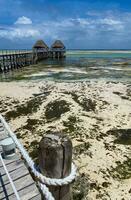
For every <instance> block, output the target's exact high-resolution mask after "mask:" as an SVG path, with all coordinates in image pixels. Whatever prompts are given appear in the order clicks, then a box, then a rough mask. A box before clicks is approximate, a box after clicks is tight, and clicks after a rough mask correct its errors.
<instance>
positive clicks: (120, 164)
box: [0, 81, 131, 200]
mask: <svg viewBox="0 0 131 200" xmlns="http://www.w3.org/2000/svg"><path fill="white" fill-rule="evenodd" d="M0 113H1V114H2V115H3V116H4V117H5V118H6V120H8V122H9V123H10V125H11V127H12V130H13V131H15V133H16V135H17V137H18V138H19V139H20V140H21V141H22V143H23V144H24V146H25V148H27V150H28V151H29V153H30V155H31V156H32V158H33V159H34V160H35V161H36V162H37V153H38V152H37V149H38V144H39V141H40V140H41V138H42V136H43V135H45V134H46V133H48V132H51V131H61V132H63V133H65V134H67V135H68V136H69V137H70V138H71V140H72V143H73V160H74V162H75V164H76V165H77V167H78V178H77V180H76V182H75V183H74V184H73V196H74V199H76V200H79V199H90V200H94V199H102V200H105V199H106V200H108V199H111V200H115V199H118V200H119V199H123V200H124V199H125V200H130V199H131V197H130V196H131V85H130V84H126V83H116V82H106V81H98V82H95V81H90V82H77V83H55V82H49V81H46V82H44V81H41V82H40V81H39V82H33V81H32V82H31V81H30V82H28V81H27V82H26V81H25V82H24V81H23V82H8V83H5V82H3V83H0Z"/></svg>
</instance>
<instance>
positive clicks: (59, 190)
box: [39, 133, 72, 200]
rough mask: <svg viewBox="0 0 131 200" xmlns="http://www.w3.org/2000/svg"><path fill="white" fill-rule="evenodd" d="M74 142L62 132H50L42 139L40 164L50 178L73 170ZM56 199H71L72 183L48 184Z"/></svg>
mask: <svg viewBox="0 0 131 200" xmlns="http://www.w3.org/2000/svg"><path fill="white" fill-rule="evenodd" d="M71 163H72V142H71V141H70V140H69V139H68V138H67V137H66V136H65V135H64V134H61V133H52V134H48V135H46V136H45V137H43V138H42V140H41V141H40V148H39V166H40V170H41V173H42V174H43V175H44V176H46V177H49V178H64V177H66V176H68V175H69V174H70V172H71ZM48 188H49V190H50V192H51V193H52V195H53V197H54V198H55V200H70V199H71V194H70V185H66V186H62V187H60V186H48Z"/></svg>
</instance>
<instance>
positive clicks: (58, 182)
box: [0, 115, 76, 200]
mask: <svg viewBox="0 0 131 200" xmlns="http://www.w3.org/2000/svg"><path fill="white" fill-rule="evenodd" d="M0 120H1V122H2V123H3V125H4V127H5V129H6V130H7V132H8V134H9V135H10V137H11V138H12V139H13V140H14V142H15V144H16V146H17V147H18V149H19V150H20V152H21V154H22V156H23V157H24V159H25V160H26V162H27V163H28V166H29V167H30V168H31V170H32V172H33V173H34V175H35V176H36V177H37V178H38V179H39V181H40V182H41V184H40V187H41V189H42V191H43V192H44V194H45V196H46V193H50V192H49V190H48V188H47V187H46V186H45V185H43V184H46V185H52V186H62V185H68V184H69V183H71V182H72V181H73V180H74V179H75V177H76V167H75V165H74V164H73V163H72V167H71V173H70V175H69V176H67V177H65V178H62V179H56V178H48V177H46V176H43V175H42V174H41V173H40V172H39V171H38V170H37V169H36V168H35V163H34V161H33V160H32V159H31V158H30V157H29V155H28V153H27V151H26V150H25V149H24V147H23V145H22V144H21V143H20V142H19V140H18V139H17V137H16V135H15V134H14V133H13V132H12V131H11V129H10V127H9V125H8V124H7V123H6V121H5V119H4V118H3V117H2V116H1V115H0ZM48 197H49V198H47V199H48V200H54V198H53V196H52V194H51V193H50V195H49V196H48Z"/></svg>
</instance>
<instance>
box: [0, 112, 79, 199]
mask: <svg viewBox="0 0 131 200" xmlns="http://www.w3.org/2000/svg"><path fill="white" fill-rule="evenodd" d="M0 121H1V123H2V124H3V126H4V128H5V130H6V132H7V133H8V136H10V137H11V138H12V139H13V141H14V143H15V144H16V146H17V148H18V149H19V151H20V153H21V154H22V156H23V158H24V160H25V161H26V163H27V165H28V167H29V168H30V169H31V172H32V173H33V174H34V176H35V179H36V180H37V182H38V185H39V188H40V190H41V192H42V194H43V195H44V197H45V199H46V200H70V196H71V195H70V186H69V184H70V183H72V181H73V180H74V179H75V177H76V167H75V166H74V164H73V163H72V143H71V141H70V140H69V139H68V138H67V137H65V136H63V134H58V133H57V134H55V133H52V134H48V135H46V136H45V137H43V138H42V140H41V141H40V145H39V146H40V148H39V149H40V150H39V169H38V167H36V165H35V163H34V161H33V160H32V159H31V158H30V156H29V154H28V152H27V151H26V150H25V148H24V147H23V145H22V144H21V143H20V141H19V140H18V139H17V137H16V135H15V134H14V133H13V132H12V131H11V129H10V127H9V125H8V124H7V122H6V121H5V119H4V118H3V117H2V116H1V115H0ZM43 174H44V175H43Z"/></svg>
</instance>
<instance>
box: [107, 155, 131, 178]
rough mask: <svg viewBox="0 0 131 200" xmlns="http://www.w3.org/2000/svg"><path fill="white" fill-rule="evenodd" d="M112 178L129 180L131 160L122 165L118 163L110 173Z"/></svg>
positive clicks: (130, 176)
mask: <svg viewBox="0 0 131 200" xmlns="http://www.w3.org/2000/svg"><path fill="white" fill-rule="evenodd" d="M110 173H111V175H112V176H113V178H116V179H129V178H131V158H128V159H127V160H126V161H124V162H123V163H120V162H119V163H118V165H117V167H116V168H113V169H112V171H111V172H110Z"/></svg>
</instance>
